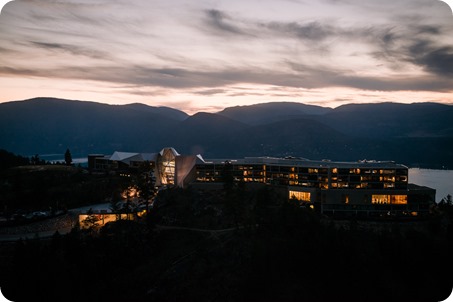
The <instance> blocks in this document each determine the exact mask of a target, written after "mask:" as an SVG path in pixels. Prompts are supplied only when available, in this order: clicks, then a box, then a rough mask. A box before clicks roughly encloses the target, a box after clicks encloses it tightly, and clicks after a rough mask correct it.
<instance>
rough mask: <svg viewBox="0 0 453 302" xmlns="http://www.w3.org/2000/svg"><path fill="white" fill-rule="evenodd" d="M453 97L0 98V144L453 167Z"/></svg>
mask: <svg viewBox="0 0 453 302" xmlns="http://www.w3.org/2000/svg"><path fill="white" fill-rule="evenodd" d="M452 121H453V106H448V105H441V104H435V103H420V104H395V103H382V104H361V105H357V104H351V105H345V106H340V107H338V108H335V109H332V108H324V107H319V106H310V105H304V104H298V103H268V104H258V105H252V106H237V107H231V108H226V109H225V110H222V111H221V112H218V113H197V114H195V115H193V116H188V115H187V114H185V113H184V112H182V111H179V110H176V109H173V108H168V107H152V106H147V105H144V104H129V105H105V104H100V103H94V102H85V101H73V100H63V99H53V98H36V99H31V100H25V101H16V102H9V103H3V104H0V149H5V150H7V151H10V152H14V153H16V154H19V155H23V156H30V155H34V154H50V153H54V154H55V153H56V154H62V155H63V154H64V152H65V150H66V148H69V149H70V150H71V153H72V155H73V157H78V156H80V157H84V156H86V155H87V154H89V153H105V154H111V153H113V152H114V151H131V152H156V151H159V150H161V149H162V148H163V147H167V146H172V147H175V148H176V150H178V151H179V152H180V153H183V154H197V153H200V154H201V155H203V157H205V158H234V157H244V156H297V157H305V158H309V159H331V160H359V159H376V160H395V161H397V162H400V163H403V164H408V165H419V166H422V167H423V166H424V167H442V166H446V167H449V168H453V122H452Z"/></svg>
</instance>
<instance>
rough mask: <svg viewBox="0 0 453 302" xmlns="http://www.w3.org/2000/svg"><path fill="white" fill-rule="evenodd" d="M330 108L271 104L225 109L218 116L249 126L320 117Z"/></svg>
mask: <svg viewBox="0 0 453 302" xmlns="http://www.w3.org/2000/svg"><path fill="white" fill-rule="evenodd" d="M331 110H332V109H331V108H325V107H320V106H313V105H305V104H301V103H293V102H273V103H263V104H256V105H249V106H235V107H229V108H225V109H224V110H222V111H220V112H218V114H220V115H223V116H226V117H229V118H231V119H234V120H237V121H240V122H243V123H245V124H249V125H259V124H268V123H272V122H278V121H281V120H289V119H295V118H300V117H303V116H307V115H322V114H325V113H328V112H330V111H331Z"/></svg>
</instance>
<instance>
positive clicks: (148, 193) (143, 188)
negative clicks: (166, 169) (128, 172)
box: [137, 161, 157, 217]
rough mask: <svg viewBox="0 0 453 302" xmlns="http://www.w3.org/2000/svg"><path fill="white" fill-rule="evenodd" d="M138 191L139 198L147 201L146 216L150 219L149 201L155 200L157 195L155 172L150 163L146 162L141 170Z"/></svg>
mask: <svg viewBox="0 0 453 302" xmlns="http://www.w3.org/2000/svg"><path fill="white" fill-rule="evenodd" d="M137 189H138V193H139V196H140V197H141V199H143V200H144V201H145V205H146V214H147V217H148V213H149V201H150V200H153V199H154V197H155V196H156V194H157V190H156V178H155V177H154V170H153V169H152V168H151V164H150V163H149V162H148V161H146V162H145V163H144V165H143V167H142V168H141V169H140V170H139V174H138V179H137Z"/></svg>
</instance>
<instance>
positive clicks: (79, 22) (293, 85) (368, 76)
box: [0, 0, 453, 114]
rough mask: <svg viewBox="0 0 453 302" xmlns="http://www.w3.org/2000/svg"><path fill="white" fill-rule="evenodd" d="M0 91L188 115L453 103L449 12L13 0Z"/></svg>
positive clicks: (378, 4)
mask: <svg viewBox="0 0 453 302" xmlns="http://www.w3.org/2000/svg"><path fill="white" fill-rule="evenodd" d="M0 92H1V93H0V102H8V101H16V100H24V99H29V98H34V97H57V98H66V99H76V100H84V101H95V102H102V103H108V104H129V103H136V102H138V103H144V104H147V105H150V106H168V107H172V108H176V109H179V110H182V111H185V112H186V113H188V114H194V113H196V112H200V111H204V112H217V111H220V110H222V109H223V108H225V107H231V106H237V105H251V104H257V103H265V102H300V103H305V104H311V105H320V106H326V107H332V108H334V107H337V106H340V105H343V104H347V103H376V102H400V103H413V102H438V103H444V104H453V13H452V10H451V8H450V7H449V6H448V5H447V4H446V3H444V2H442V1H439V0H380V1H376V0H318V1H314V0H311V1H309V0H272V1H271V0H228V1H224V0H217V1H215V0H191V1H184V0H153V1H151V0H15V1H11V2H9V3H7V4H6V5H5V6H4V7H3V9H2V11H1V14H0Z"/></svg>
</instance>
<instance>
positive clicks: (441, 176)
mask: <svg viewBox="0 0 453 302" xmlns="http://www.w3.org/2000/svg"><path fill="white" fill-rule="evenodd" d="M409 183H413V184H417V185H420V186H426V187H430V188H433V189H436V201H437V202H439V201H441V200H442V198H444V197H445V196H447V195H448V194H450V195H452V196H453V170H434V169H419V168H411V169H409Z"/></svg>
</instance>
